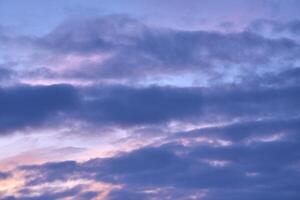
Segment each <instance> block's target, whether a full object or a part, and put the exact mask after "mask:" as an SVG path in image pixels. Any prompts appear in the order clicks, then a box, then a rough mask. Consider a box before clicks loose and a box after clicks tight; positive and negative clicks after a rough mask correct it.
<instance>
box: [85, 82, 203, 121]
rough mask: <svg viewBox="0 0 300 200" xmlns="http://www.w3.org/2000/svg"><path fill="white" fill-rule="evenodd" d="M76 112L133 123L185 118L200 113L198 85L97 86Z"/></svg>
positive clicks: (89, 117) (200, 96) (102, 118)
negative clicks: (179, 86) (79, 110)
mask: <svg viewBox="0 0 300 200" xmlns="http://www.w3.org/2000/svg"><path fill="white" fill-rule="evenodd" d="M88 95H91V100H89V99H88V100H86V101H84V107H83V111H82V112H80V113H79V114H80V115H81V117H82V118H83V119H85V120H91V121H95V122H102V123H106V124H110V123H112V124H117V125H118V124H119V125H122V124H123V125H136V124H154V123H161V122H168V121H171V120H185V119H189V118H190V117H194V116H195V115H198V114H200V113H201V104H202V95H201V90H200V89H199V88H176V87H155V86H153V87H147V88H134V87H124V86H112V87H96V88H93V89H92V90H91V91H90V92H89V94H88Z"/></svg>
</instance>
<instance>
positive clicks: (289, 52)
mask: <svg viewBox="0 0 300 200" xmlns="http://www.w3.org/2000/svg"><path fill="white" fill-rule="evenodd" d="M250 30H251V29H250ZM23 40H24V39H23ZM28 40H30V43H32V45H33V46H35V48H39V49H40V48H42V49H43V50H46V52H48V54H47V55H48V56H46V57H47V58H48V57H49V56H54V57H55V56H61V55H62V54H64V55H70V54H75V55H79V56H87V55H91V54H92V55H99V56H101V55H103V54H104V55H110V56H109V58H107V59H105V60H104V61H103V60H101V61H99V62H97V61H96V62H88V61H86V62H83V63H80V65H81V68H80V69H70V70H66V71H65V72H64V73H57V74H56V73H54V72H53V74H52V77H49V78H53V76H54V77H55V76H56V77H60V78H62V77H63V78H73V79H74V78H75V79H85V80H91V79H92V80H97V81H99V80H107V79H108V80H115V81H118V80H119V81H120V80H127V81H129V80H137V79H139V80H144V78H145V77H147V78H149V77H150V78H151V77H153V76H154V77H155V76H162V75H172V76H173V75H178V74H182V73H198V74H199V75H200V76H201V77H206V76H208V77H210V78H214V80H215V81H216V80H218V79H221V81H222V80H223V79H226V78H228V77H235V78H238V77H239V76H240V75H245V74H247V75H249V73H251V74H252V75H254V74H257V73H259V72H260V71H267V72H273V70H274V68H273V67H274V65H275V66H277V65H279V64H278V63H280V66H278V67H276V68H277V70H279V71H281V70H283V69H286V68H288V66H289V65H293V64H295V63H296V62H297V59H298V55H299V52H300V51H299V50H300V48H299V45H298V44H297V42H296V41H294V40H292V39H287V38H273V39H272V38H268V37H264V36H262V35H259V34H256V33H254V31H242V32H237V33H222V32H211V31H185V30H173V29H167V28H154V27H150V26H146V25H144V24H143V23H141V22H139V21H138V20H135V19H132V18H130V17H128V16H124V15H113V16H105V17H98V18H94V19H86V20H79V21H74V20H73V21H67V22H65V23H63V24H62V25H61V26H58V27H57V28H56V29H55V30H53V31H52V32H51V33H49V34H48V35H46V36H44V37H40V38H34V39H28ZM45 68H47V64H45ZM48 68H49V67H48ZM249 68H251V70H249ZM48 70H50V71H51V70H52V69H51V68H49V69H48ZM234 71H235V72H234ZM235 73H237V74H235ZM47 74H48V73H46V76H47ZM223 81H224V80H223Z"/></svg>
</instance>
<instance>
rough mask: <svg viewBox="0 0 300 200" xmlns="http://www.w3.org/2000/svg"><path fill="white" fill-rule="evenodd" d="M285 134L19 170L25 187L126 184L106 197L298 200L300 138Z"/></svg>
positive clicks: (142, 150) (181, 145)
mask: <svg viewBox="0 0 300 200" xmlns="http://www.w3.org/2000/svg"><path fill="white" fill-rule="evenodd" d="M267 123H268V122H267ZM274 125H276V123H274ZM253 127H254V126H253ZM220 129H221V130H222V127H221V128H220ZM298 129H299V128H298ZM298 129H297V130H298ZM225 131H226V130H225ZM220 132H221V131H220ZM235 132H236V134H238V133H240V132H241V130H233V131H232V133H233V134H234V133H235ZM257 132H258V134H259V133H260V132H261V130H260V129H258V130H257ZM269 132H270V133H272V130H269ZM284 134H285V138H284V139H280V140H276V141H269V142H257V143H252V144H247V143H243V142H234V143H232V144H231V145H229V146H222V145H212V144H210V143H197V142H193V141H195V138H188V137H186V138H185V139H187V140H189V141H190V144H186V143H181V142H167V143H165V144H162V145H158V146H147V147H141V148H139V149H136V150H133V151H131V152H127V153H120V154H117V155H115V156H113V157H108V158H97V159H92V160H89V161H86V162H84V163H77V162H73V161H67V162H58V163H47V164H43V165H33V166H23V167H21V168H20V169H21V170H23V171H24V172H25V173H26V174H27V176H26V187H31V186H35V185H39V184H42V183H55V182H57V181H62V182H64V181H66V180H68V181H70V180H76V179H82V178H84V179H88V180H93V181H96V182H102V183H103V182H104V183H109V184H115V185H122V189H114V190H111V191H110V193H109V195H108V197H107V199H122V197H123V198H124V196H126V197H127V196H128V198H129V199H130V198H132V199H136V198H140V199H152V198H162V197H164V198H167V197H173V199H182V198H183V197H185V199H192V198H193V197H194V198H200V196H201V197H202V198H203V199H205V200H206V199H208V200H215V199H219V196H222V198H223V199H231V198H233V199H238V198H245V199H249V198H250V197H251V198H252V197H253V196H254V197H255V198H256V199H263V198H265V199H266V198H267V199H268V198H275V197H276V198H275V199H282V198H287V199H296V198H299V194H298V192H297V191H298V188H297V186H298V185H299V176H300V173H299V169H298V167H297V166H298V165H299V153H298V152H299V140H298V139H299V136H297V134H289V133H288V132H284ZM220 136H222V133H220ZM183 137H184V136H183ZM207 137H208V138H210V136H209V134H208V135H207ZM217 138H218V137H217ZM212 139H213V137H212ZM176 191H177V192H176ZM173 194H178V196H176V195H173ZM275 194H276V195H275ZM122 195H123V196H122ZM181 195H182V198H181ZM249 196H250V197H249Z"/></svg>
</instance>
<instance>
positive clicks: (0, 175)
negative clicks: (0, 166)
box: [0, 172, 10, 180]
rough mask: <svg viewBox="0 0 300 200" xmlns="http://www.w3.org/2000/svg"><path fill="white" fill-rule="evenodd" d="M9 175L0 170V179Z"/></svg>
mask: <svg viewBox="0 0 300 200" xmlns="http://www.w3.org/2000/svg"><path fill="white" fill-rule="evenodd" d="M8 177H10V173H8V172H0V180H3V179H6V178H8Z"/></svg>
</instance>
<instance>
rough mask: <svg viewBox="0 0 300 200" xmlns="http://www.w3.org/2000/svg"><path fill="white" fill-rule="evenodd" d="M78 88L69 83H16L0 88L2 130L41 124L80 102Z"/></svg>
mask: <svg viewBox="0 0 300 200" xmlns="http://www.w3.org/2000/svg"><path fill="white" fill-rule="evenodd" d="M76 100H77V94H76V91H75V90H74V89H73V88H72V87H70V86H67V85H52V86H26V85H21V86H16V87H8V88H1V89H0V130H1V132H2V133H3V132H4V133H5V132H6V131H8V130H15V129H18V128H26V127H32V126H36V125H41V124H42V123H44V122H45V120H46V119H49V118H50V116H51V117H53V116H55V115H56V114H58V113H59V112H61V111H64V110H66V109H69V108H71V107H72V106H74V105H76Z"/></svg>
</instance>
